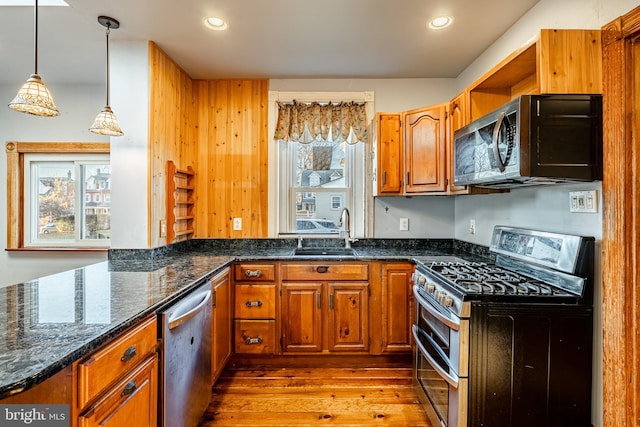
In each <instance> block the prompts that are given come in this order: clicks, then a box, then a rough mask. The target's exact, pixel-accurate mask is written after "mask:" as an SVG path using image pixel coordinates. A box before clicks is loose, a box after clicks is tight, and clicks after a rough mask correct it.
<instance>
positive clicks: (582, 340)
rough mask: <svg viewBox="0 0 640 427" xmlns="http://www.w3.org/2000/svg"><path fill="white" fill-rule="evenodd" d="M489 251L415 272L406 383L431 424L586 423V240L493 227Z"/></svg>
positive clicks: (589, 293)
mask: <svg viewBox="0 0 640 427" xmlns="http://www.w3.org/2000/svg"><path fill="white" fill-rule="evenodd" d="M490 251H491V252H492V253H494V254H495V256H496V260H495V263H482V262H467V261H465V260H464V259H457V260H455V261H454V262H442V261H435V262H431V263H423V264H419V265H418V266H417V267H416V272H415V273H414V277H413V279H414V280H413V281H414V288H413V293H414V297H415V300H416V307H417V313H416V322H415V324H414V325H413V336H414V340H415V343H416V345H415V360H414V384H415V387H416V391H417V392H418V395H419V396H420V399H421V401H422V402H423V404H424V407H425V409H426V411H427V413H428V414H429V416H430V418H431V420H432V422H433V424H434V426H442V427H463V426H464V427H476V426H478V427H479V426H483V427H503V426H505V427H506V426H508V427H528V426H532V427H533V426H535V427H542V426H549V427H551V426H554V427H561V426H562V427H569V426H570V427H573V426H580V427H581V426H585V427H586V426H590V425H591V422H590V421H591V369H592V368H591V366H592V360H591V359H592V339H593V338H592V335H593V310H592V300H593V256H594V239H593V238H590V237H581V236H574V235H566V234H558V233H548V232H540V231H534V230H526V229H519V228H512V227H504V226H497V227H495V229H494V232H493V237H492V241H491V246H490Z"/></svg>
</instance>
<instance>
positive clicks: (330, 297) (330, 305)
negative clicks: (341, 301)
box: [329, 294, 333, 310]
mask: <svg viewBox="0 0 640 427" xmlns="http://www.w3.org/2000/svg"><path fill="white" fill-rule="evenodd" d="M329 309H330V310H333V294H329Z"/></svg>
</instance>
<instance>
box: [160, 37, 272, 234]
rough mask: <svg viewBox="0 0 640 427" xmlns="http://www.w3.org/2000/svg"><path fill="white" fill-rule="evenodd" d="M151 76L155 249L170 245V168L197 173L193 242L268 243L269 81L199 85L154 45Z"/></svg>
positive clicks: (219, 81)
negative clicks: (165, 226) (163, 224)
mask: <svg viewBox="0 0 640 427" xmlns="http://www.w3.org/2000/svg"><path fill="white" fill-rule="evenodd" d="M149 68H150V82H151V83H150V85H151V89H150V98H151V99H150V103H149V108H150V110H149V113H150V114H149V115H150V118H149V162H150V165H149V166H150V167H149V170H150V183H149V190H150V191H149V204H150V209H149V212H150V218H149V244H150V247H157V246H161V245H164V244H166V240H165V238H163V237H162V238H161V237H160V236H159V232H158V231H159V228H160V220H162V219H165V218H166V194H165V193H166V185H167V184H166V180H167V171H166V167H167V166H166V165H167V161H168V160H173V162H174V163H175V164H176V166H177V167H178V168H180V169H186V168H187V167H188V166H191V167H192V168H193V169H194V170H195V173H196V189H195V201H196V218H195V221H194V222H195V224H194V225H195V234H194V237H201V238H260V237H267V234H268V222H267V221H268V219H267V213H268V208H267V203H268V199H267V196H268V194H267V191H268V190H267V188H268V164H267V162H268V146H267V123H268V121H267V101H268V90H269V87H268V85H269V83H268V80H192V79H191V78H190V77H189V75H188V74H187V73H186V72H184V71H183V70H182V69H181V68H180V67H178V66H177V65H176V64H175V62H173V60H171V58H170V57H169V56H167V55H166V54H165V53H164V52H163V51H162V50H161V49H160V48H158V47H157V46H156V45H155V44H154V43H153V42H150V45H149ZM233 218H241V219H242V230H240V231H234V230H233Z"/></svg>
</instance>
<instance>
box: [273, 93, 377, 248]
mask: <svg viewBox="0 0 640 427" xmlns="http://www.w3.org/2000/svg"><path fill="white" fill-rule="evenodd" d="M269 98H270V104H271V105H270V107H271V108H270V112H269V114H270V124H271V125H270V126H271V128H272V129H273V128H274V127H275V120H276V118H277V115H278V110H277V106H276V104H277V103H278V102H293V100H295V101H296V102H298V103H302V102H305V103H322V104H323V105H326V104H328V103H330V102H333V103H338V102H341V101H344V102H352V101H357V102H364V105H365V109H366V115H367V122H369V121H370V119H371V117H372V116H373V93H371V92H348V93H343V92H326V93H324V92H323V93H318V92H270V97H269ZM272 116H276V117H272ZM332 134H333V132H332V130H331V129H330V130H329V131H328V132H327V135H326V138H322V137H316V138H312V137H311V136H310V134H309V133H308V132H303V133H302V134H301V135H300V137H299V138H298V139H300V140H302V141H298V140H295V141H282V140H278V141H274V142H275V143H276V146H277V154H276V159H277V168H274V169H275V170H277V171H278V176H277V178H276V180H275V181H274V184H275V185H276V186H277V189H274V191H273V193H272V194H274V196H275V197H273V199H275V200H274V203H273V204H274V205H277V207H278V208H277V212H274V213H273V214H271V213H270V217H272V218H277V223H276V224H275V233H274V234H275V235H286V234H307V235H308V234H328V235H338V234H339V233H340V231H341V230H342V227H340V226H339V225H338V224H339V223H340V216H341V213H342V211H343V209H344V208H347V209H349V212H350V214H351V233H352V236H354V237H358V236H359V237H364V233H365V230H366V226H365V222H366V220H367V217H368V214H367V208H366V206H367V197H368V196H367V191H366V190H365V189H366V186H367V184H366V182H365V176H366V167H367V165H366V162H365V158H366V153H367V143H366V141H363V142H358V143H348V142H347V141H346V140H345V138H344V137H340V138H335V139H338V140H334V138H333V136H332ZM270 135H274V133H273V132H272V130H271V129H270ZM349 142H353V141H349ZM273 199H272V200H273Z"/></svg>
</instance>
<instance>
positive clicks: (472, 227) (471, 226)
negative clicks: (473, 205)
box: [469, 219, 476, 234]
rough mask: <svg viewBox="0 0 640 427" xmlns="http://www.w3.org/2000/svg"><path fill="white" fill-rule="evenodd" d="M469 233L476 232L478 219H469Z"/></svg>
mask: <svg viewBox="0 0 640 427" xmlns="http://www.w3.org/2000/svg"><path fill="white" fill-rule="evenodd" d="M469 234H476V220H475V219H470V220H469Z"/></svg>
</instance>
